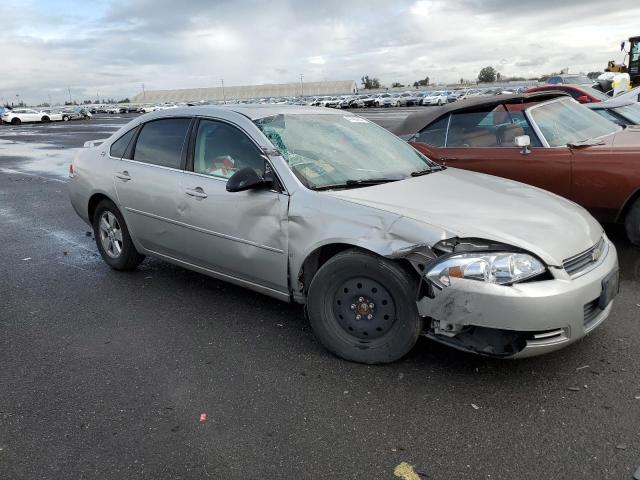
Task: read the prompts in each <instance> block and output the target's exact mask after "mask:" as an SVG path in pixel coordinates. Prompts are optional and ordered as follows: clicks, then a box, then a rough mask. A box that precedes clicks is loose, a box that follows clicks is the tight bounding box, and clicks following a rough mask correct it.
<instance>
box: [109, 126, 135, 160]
mask: <svg viewBox="0 0 640 480" xmlns="http://www.w3.org/2000/svg"><path fill="white" fill-rule="evenodd" d="M135 131H136V129H135V128H134V129H133V130H129V131H128V132H127V133H125V134H124V135H123V136H121V137H120V138H119V139H118V140H116V141H115V142H113V144H112V145H111V149H110V150H109V155H111V156H112V157H114V158H122V157H123V156H124V152H126V151H127V147H128V146H129V142H130V141H131V139H132V138H133V134H134V132H135Z"/></svg>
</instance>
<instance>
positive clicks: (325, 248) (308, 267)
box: [293, 241, 415, 303]
mask: <svg viewBox="0 0 640 480" xmlns="http://www.w3.org/2000/svg"><path fill="white" fill-rule="evenodd" d="M345 250H357V251H360V252H364V253H368V254H370V255H374V256H376V257H380V258H386V259H387V260H390V261H393V262H396V263H398V264H400V265H402V266H403V267H404V268H407V269H408V270H410V271H415V270H414V269H413V268H411V263H410V262H409V260H407V259H406V258H390V257H388V256H385V255H383V254H381V253H380V252H376V251H375V250H373V249H371V248H368V247H367V246H363V245H357V244H355V243H345V242H338V241H336V242H329V243H325V244H323V245H320V246H317V247H316V248H315V249H313V250H312V251H311V252H310V253H309V254H307V255H306V257H305V259H304V260H303V261H302V263H301V266H300V269H299V270H298V272H297V276H296V277H295V279H293V280H294V281H295V282H296V283H295V286H294V288H293V300H294V301H295V302H298V303H304V302H305V300H306V297H307V292H308V290H309V285H311V281H312V280H313V277H315V275H316V273H318V270H320V268H321V267H322V266H323V265H324V264H325V263H327V262H328V261H329V260H330V259H331V258H333V257H335V256H336V255H338V254H339V253H342V252H344V251H345Z"/></svg>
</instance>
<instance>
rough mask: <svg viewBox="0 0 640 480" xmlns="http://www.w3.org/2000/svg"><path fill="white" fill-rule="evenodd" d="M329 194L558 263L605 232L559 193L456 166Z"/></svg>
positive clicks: (551, 262)
mask: <svg viewBox="0 0 640 480" xmlns="http://www.w3.org/2000/svg"><path fill="white" fill-rule="evenodd" d="M325 193H326V194H328V195H331V196H334V197H336V198H341V199H343V200H347V201H350V202H354V203H358V204H361V205H365V206H368V207H372V208H377V209H381V210H386V211H388V212H392V213H396V214H398V215H402V216H404V217H408V218H411V219H413V220H417V221H420V222H423V223H425V224H429V225H432V226H434V227H438V228H441V229H445V230H448V231H452V232H456V234H457V235H459V236H460V237H476V238H484V239H487V240H494V241H498V242H502V243H507V244H509V245H513V246H516V247H519V248H522V249H524V250H527V251H530V252H532V253H534V254H536V255H538V256H539V257H540V258H541V259H542V260H544V261H545V262H546V263H547V264H549V265H554V266H561V265H562V261H563V260H564V259H566V258H569V257H571V256H573V255H576V254H577V253H580V252H583V251H585V250H587V249H589V248H590V247H592V246H593V245H594V244H595V243H596V242H597V241H598V240H599V239H600V237H601V236H602V231H603V230H602V227H601V226H600V224H599V223H598V222H597V221H596V220H595V219H594V218H593V217H592V216H591V215H590V214H589V213H588V212H587V211H586V210H585V209H583V208H582V207H580V206H579V205H576V204H575V203H573V202H570V201H569V200H566V199H563V198H561V197H559V196H557V195H555V194H552V193H549V192H546V191H544V190H541V189H539V188H535V187H531V186H528V185H525V184H523V183H519V182H514V181H511V180H506V179H503V178H499V177H494V176H491V175H484V174H479V173H475V172H468V171H465V170H459V169H455V168H448V169H446V170H444V171H440V172H434V173H431V174H429V175H425V176H422V177H416V178H411V179H407V180H403V181H400V182H391V183H386V184H382V185H376V186H373V187H365V188H354V189H349V190H335V191H327V192H325Z"/></svg>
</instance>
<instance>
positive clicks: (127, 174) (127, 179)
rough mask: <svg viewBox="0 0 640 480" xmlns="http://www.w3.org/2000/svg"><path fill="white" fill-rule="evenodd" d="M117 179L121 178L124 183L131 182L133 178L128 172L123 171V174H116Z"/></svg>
mask: <svg viewBox="0 0 640 480" xmlns="http://www.w3.org/2000/svg"><path fill="white" fill-rule="evenodd" d="M116 178H119V179H120V180H122V181H123V182H128V181H129V180H131V176H130V175H129V172H127V171H126V170H123V171H122V172H116Z"/></svg>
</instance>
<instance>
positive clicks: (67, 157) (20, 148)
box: [0, 140, 79, 177]
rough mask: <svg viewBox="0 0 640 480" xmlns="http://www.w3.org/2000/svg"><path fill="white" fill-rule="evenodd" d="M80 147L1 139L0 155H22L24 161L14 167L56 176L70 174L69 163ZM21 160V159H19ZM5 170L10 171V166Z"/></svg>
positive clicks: (4, 169)
mask: <svg viewBox="0 0 640 480" xmlns="http://www.w3.org/2000/svg"><path fill="white" fill-rule="evenodd" d="M78 150H79V148H60V147H56V146H55V145H52V144H50V143H20V142H13V141H11V140H0V156H5V155H7V156H12V157H20V158H22V159H23V161H22V163H17V164H15V165H14V168H15V169H17V170H19V171H27V172H41V173H48V174H53V175H54V176H56V177H67V176H68V175H69V164H70V163H71V160H72V159H73V157H74V155H75V154H76V152H77V151H78ZM19 162H20V161H19ZM2 170H3V171H5V172H7V173H9V171H10V170H12V169H8V168H3V169H2Z"/></svg>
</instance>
